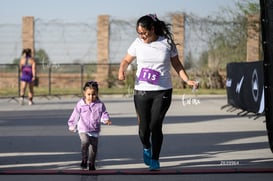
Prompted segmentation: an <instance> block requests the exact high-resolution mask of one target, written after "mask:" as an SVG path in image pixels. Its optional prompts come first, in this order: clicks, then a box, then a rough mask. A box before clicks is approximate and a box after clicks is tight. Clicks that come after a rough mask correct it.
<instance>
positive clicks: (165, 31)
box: [136, 14, 175, 48]
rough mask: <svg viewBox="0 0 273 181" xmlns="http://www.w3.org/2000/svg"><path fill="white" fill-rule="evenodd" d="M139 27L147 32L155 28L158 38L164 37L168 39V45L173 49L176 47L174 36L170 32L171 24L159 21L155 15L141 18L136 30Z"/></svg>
mask: <svg viewBox="0 0 273 181" xmlns="http://www.w3.org/2000/svg"><path fill="white" fill-rule="evenodd" d="M138 26H141V27H143V28H145V29H147V30H151V29H152V27H154V31H155V34H156V35H157V36H163V37H165V38H167V41H168V44H169V45H170V46H171V47H172V48H173V46H174V45H175V43H174V40H173V34H172V33H171V31H170V26H171V24H168V23H165V22H164V21H161V20H159V19H158V18H157V16H156V15H155V14H148V15H145V16H142V17H140V18H139V19H138V21H137V24H136V30H137V28H138Z"/></svg>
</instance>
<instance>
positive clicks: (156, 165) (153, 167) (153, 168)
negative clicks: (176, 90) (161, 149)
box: [150, 159, 160, 171]
mask: <svg viewBox="0 0 273 181" xmlns="http://www.w3.org/2000/svg"><path fill="white" fill-rule="evenodd" d="M159 169H160V164H159V161H158V160H154V159H151V163H150V170H151V171H156V170H159Z"/></svg>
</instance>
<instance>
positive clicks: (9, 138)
mask: <svg viewBox="0 0 273 181" xmlns="http://www.w3.org/2000/svg"><path fill="white" fill-rule="evenodd" d="M78 99H79V97H73V96H67V97H36V98H35V99H34V102H35V104H34V105H32V106H28V105H24V106H21V105H19V104H18V102H17V99H16V98H15V99H9V98H5V99H0V143H1V149H0V180H8V181H9V180H18V179H20V178H21V177H22V175H23V176H24V179H25V178H26V179H25V180H37V179H39V180H40V181H43V180H51V181H53V180H60V179H64V180H67V181H70V180H131V181H134V180H151V181H152V180H157V181H160V180H167V179H168V180H248V181H252V180H259V181H263V180H272V177H273V154H272V152H271V150H270V148H269V144H268V140H267V132H266V127H265V117H264V116H257V115H254V114H251V113H248V114H245V115H244V112H241V110H237V109H234V108H232V107H229V106H226V104H227V100H226V97H225V96H199V95H194V94H192V95H175V96H174V97H173V101H172V105H171V107H170V109H169V111H168V113H167V115H166V118H165V121H164V126H163V132H164V142H163V146H162V151H161V157H160V164H161V169H160V171H156V172H151V171H149V170H148V168H147V167H146V166H145V165H144V163H143V161H142V146H141V144H140V141H139V138H138V134H137V133H138V127H137V120H136V115H135V110H134V105H133V99H132V97H130V96H102V97H101V99H102V100H103V101H104V102H105V104H106V107H107V109H108V112H109V113H110V116H111V118H112V123H113V124H112V125H110V126H106V125H103V126H102V132H101V136H100V138H99V153H98V157H97V171H95V172H89V171H82V170H80V168H79V164H80V159H81V157H80V140H79V138H78V135H77V134H74V133H71V132H69V131H68V129H67V119H68V117H69V116H70V113H71V112H72V109H73V107H74V106H75V103H76V101H77V100H78Z"/></svg>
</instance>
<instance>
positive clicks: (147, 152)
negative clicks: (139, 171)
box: [143, 148, 152, 166]
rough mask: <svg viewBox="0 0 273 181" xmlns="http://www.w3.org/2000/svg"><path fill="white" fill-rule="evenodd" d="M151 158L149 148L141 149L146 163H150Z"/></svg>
mask: <svg viewBox="0 0 273 181" xmlns="http://www.w3.org/2000/svg"><path fill="white" fill-rule="evenodd" d="M151 158H152V153H151V149H145V148H144V150H143V160H144V163H145V164H146V165H148V166H149V165H150V163H151Z"/></svg>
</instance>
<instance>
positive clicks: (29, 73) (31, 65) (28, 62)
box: [19, 48, 36, 105]
mask: <svg viewBox="0 0 273 181" xmlns="http://www.w3.org/2000/svg"><path fill="white" fill-rule="evenodd" d="M19 65H20V72H21V77H20V80H21V82H20V83H21V88H20V104H21V105H23V104H24V97H25V91H26V87H27V85H28V87H29V92H28V104H29V105H32V104H33V102H32V101H33V94H34V91H33V86H34V80H35V75H36V63H35V60H34V59H33V58H32V53H31V49H29V48H26V49H23V51H22V58H21V60H20V64H19Z"/></svg>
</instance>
